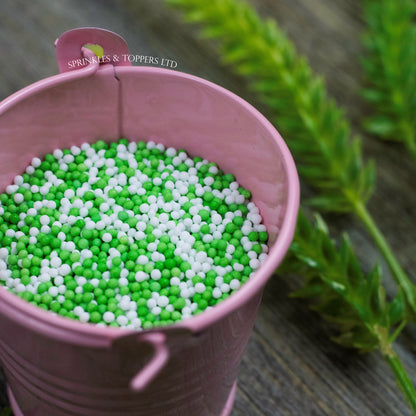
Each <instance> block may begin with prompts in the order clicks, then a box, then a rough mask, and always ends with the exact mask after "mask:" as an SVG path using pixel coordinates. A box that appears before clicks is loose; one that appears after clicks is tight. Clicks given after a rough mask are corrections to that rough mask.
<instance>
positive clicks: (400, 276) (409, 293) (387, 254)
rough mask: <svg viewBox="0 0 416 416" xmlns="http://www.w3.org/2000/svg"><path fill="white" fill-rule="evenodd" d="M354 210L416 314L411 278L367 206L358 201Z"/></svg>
mask: <svg viewBox="0 0 416 416" xmlns="http://www.w3.org/2000/svg"><path fill="white" fill-rule="evenodd" d="M354 208H355V214H356V215H357V216H358V218H360V220H361V221H362V222H363V224H364V225H365V227H366V229H367V230H368V232H369V233H370V235H371V236H372V237H373V239H374V241H375V243H376V244H377V247H378V248H379V250H380V252H381V254H382V255H383V257H384V259H385V261H386V263H387V265H388V267H389V269H390V271H391V273H392V275H393V277H394V279H395V280H396V282H397V284H398V285H399V286H400V287H401V288H402V290H403V293H404V295H405V297H406V300H407V302H408V304H409V305H410V307H411V308H412V310H413V312H414V313H416V287H415V286H414V284H413V283H412V282H411V280H410V278H409V276H407V274H406V273H405V271H404V270H403V268H402V267H401V266H400V264H399V262H398V261H397V260H396V258H395V256H394V254H393V252H392V250H391V248H390V246H389V245H388V243H387V241H386V239H385V238H384V236H383V234H382V233H381V231H380V230H379V228H378V227H377V224H376V223H375V222H374V220H373V217H372V216H371V214H370V213H369V212H368V211H367V208H366V206H365V205H364V204H363V203H362V202H361V201H358V202H356V203H355V204H354Z"/></svg>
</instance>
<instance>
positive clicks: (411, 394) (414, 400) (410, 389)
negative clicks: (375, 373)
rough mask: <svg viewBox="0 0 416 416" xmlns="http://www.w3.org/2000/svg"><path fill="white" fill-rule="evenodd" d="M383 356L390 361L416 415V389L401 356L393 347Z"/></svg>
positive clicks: (397, 381)
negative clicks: (400, 358)
mask: <svg viewBox="0 0 416 416" xmlns="http://www.w3.org/2000/svg"><path fill="white" fill-rule="evenodd" d="M383 356H384V358H385V359H386V361H387V362H388V363H389V365H390V368H391V369H392V370H393V373H394V375H395V376H396V383H397V385H398V386H399V388H400V390H401V391H402V392H403V395H404V396H405V397H406V400H407V401H408V403H409V405H410V406H411V408H412V410H413V414H414V415H416V390H415V387H414V386H413V384H412V381H411V380H410V378H409V376H408V375H407V373H406V371H405V369H404V368H403V365H402V363H401V362H400V360H399V357H398V356H397V354H396V352H395V351H394V350H393V349H390V350H389V352H388V353H386V354H383Z"/></svg>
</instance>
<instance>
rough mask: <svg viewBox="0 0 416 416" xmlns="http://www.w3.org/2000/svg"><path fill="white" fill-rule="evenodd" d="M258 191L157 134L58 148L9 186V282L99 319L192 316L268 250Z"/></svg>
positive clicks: (2, 254)
mask: <svg viewBox="0 0 416 416" xmlns="http://www.w3.org/2000/svg"><path fill="white" fill-rule="evenodd" d="M250 198H251V194H250V192H249V191H248V190H246V189H244V188H242V187H241V186H240V185H239V184H238V182H237V181H236V179H235V177H234V176H233V175H232V174H229V173H228V174H225V173H223V172H222V171H221V170H220V169H219V168H218V166H217V165H216V164H215V163H213V162H209V161H207V160H205V159H202V158H200V157H194V158H191V157H190V156H188V154H187V153H186V152H185V151H184V150H176V149H174V148H172V147H168V148H165V146H164V145H162V144H160V143H159V144H156V143H155V142H153V141H149V142H147V143H146V142H143V141H140V142H129V141H128V140H127V139H124V138H122V139H120V140H119V141H118V142H114V143H106V142H104V141H102V140H99V141H97V142H95V143H93V144H88V143H84V144H82V145H81V146H79V147H78V146H72V147H71V148H70V149H65V150H61V149H56V150H55V151H54V152H53V153H52V154H47V155H46V156H45V157H44V158H43V159H42V160H41V159H39V158H37V157H35V158H33V160H32V162H31V164H30V165H29V166H28V167H27V168H26V171H25V173H23V174H22V175H18V176H16V177H15V178H14V181H13V184H12V185H9V186H7V188H6V192H4V193H2V194H0V247H1V248H0V285H2V286H4V287H5V288H6V289H7V290H9V291H11V292H13V293H14V294H16V295H17V296H19V297H21V298H23V299H25V300H26V301H28V302H30V303H32V304H34V305H37V306H38V307H40V308H43V309H45V310H48V311H51V312H52V313H56V314H59V315H61V316H65V317H68V318H72V319H76V320H79V321H81V322H90V323H95V324H97V325H101V326H104V325H109V326H112V327H113V326H114V327H126V328H131V329H135V330H142V329H147V328H152V327H154V326H162V325H169V324H172V323H175V322H178V321H181V320H184V319H187V318H190V317H191V316H193V315H196V314H198V313H201V312H203V311H205V310H207V309H209V308H211V307H213V306H214V305H216V304H217V303H218V302H221V301H222V300H224V299H226V298H227V297H228V296H230V295H231V294H232V293H234V292H235V291H237V290H238V289H239V288H240V286H241V285H242V284H244V283H245V282H246V281H247V280H248V279H250V277H251V276H252V275H253V273H254V272H255V271H256V270H257V269H258V268H259V267H260V265H261V264H262V262H263V261H264V260H265V258H266V256H267V245H266V242H267V239H268V234H267V232H266V228H265V226H264V225H263V224H262V218H261V216H260V214H259V210H258V208H257V207H256V205H255V204H254V203H253V202H251V201H250Z"/></svg>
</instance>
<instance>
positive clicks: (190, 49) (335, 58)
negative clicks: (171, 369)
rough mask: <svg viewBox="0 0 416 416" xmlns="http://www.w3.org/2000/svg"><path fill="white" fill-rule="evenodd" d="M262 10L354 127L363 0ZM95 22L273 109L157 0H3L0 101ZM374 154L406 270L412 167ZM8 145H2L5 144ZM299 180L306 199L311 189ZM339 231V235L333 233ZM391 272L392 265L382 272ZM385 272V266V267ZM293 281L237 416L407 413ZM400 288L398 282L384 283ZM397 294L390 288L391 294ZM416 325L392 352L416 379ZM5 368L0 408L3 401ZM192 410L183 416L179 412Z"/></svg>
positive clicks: (388, 147)
mask: <svg viewBox="0 0 416 416" xmlns="http://www.w3.org/2000/svg"><path fill="white" fill-rule="evenodd" d="M250 3H251V4H253V5H254V6H255V7H256V8H257V10H258V11H259V13H260V14H261V15H262V16H265V17H272V18H274V19H276V21H277V22H278V24H279V25H280V26H281V27H282V28H283V29H284V30H285V31H286V33H287V34H288V36H289V37H290V38H291V39H292V41H293V42H294V43H295V45H296V47H297V49H298V51H299V52H300V53H301V54H303V55H305V56H307V58H308V60H309V62H310V64H311V66H312V67H313V69H314V70H315V71H316V72H317V73H319V74H321V75H322V76H323V77H324V78H325V80H326V83H327V87H328V91H329V94H330V95H331V96H332V97H333V98H334V99H335V100H336V101H337V102H338V103H339V105H341V106H342V107H343V108H344V109H345V112H346V114H347V115H348V117H349V118H350V119H351V121H352V125H353V129H354V132H355V133H359V134H362V130H361V127H360V123H361V120H362V117H363V116H364V115H365V114H366V113H368V111H369V109H368V108H367V106H366V104H365V103H364V102H363V101H362V99H361V98H360V94H359V92H360V88H361V87H362V85H363V80H362V74H361V69H360V65H359V56H360V55H361V54H362V53H363V51H362V49H361V46H360V35H361V32H362V30H363V27H364V24H363V21H362V17H361V4H362V2H361V1H358V0H251V1H250ZM81 26H98V27H103V28H107V29H110V30H113V31H115V32H117V33H119V34H120V35H122V36H123V37H124V38H125V39H126V40H127V42H128V44H129V48H130V50H131V52H132V53H137V54H145V55H152V56H158V57H165V58H170V59H174V60H175V61H177V62H178V67H177V70H180V71H184V72H187V73H191V74H194V75H197V76H200V77H203V78H206V79H209V80H211V81H213V82H216V83H218V84H220V85H222V86H224V87H226V88H228V89H230V90H232V91H233V92H235V93H237V94H239V95H240V96H242V97H243V98H245V99H246V100H248V101H249V102H251V103H252V104H253V105H255V106H256V107H257V108H259V109H260V110H261V111H263V112H264V113H265V114H266V115H268V113H267V111H266V109H265V108H263V107H262V106H261V105H259V103H258V101H257V100H256V97H255V96H254V95H253V94H252V93H250V91H249V90H248V88H247V86H246V84H245V81H244V80H243V79H242V78H240V77H238V76H235V75H233V74H232V73H231V72H230V70H229V69H228V68H226V67H225V66H223V65H222V64H221V62H220V60H219V57H218V55H217V53H216V51H215V47H214V45H213V44H211V43H209V42H206V41H202V40H200V39H198V38H196V37H195V35H196V33H197V30H196V28H194V27H190V26H188V25H184V24H183V23H182V22H181V20H180V16H179V14H178V13H177V12H175V11H172V9H169V8H167V7H166V6H165V5H164V3H163V1H162V0H155V1H150V0H144V1H139V2H137V1H133V0H123V1H110V0H101V1H99V0H90V1H89V2H85V1H81V0H60V1H53V0H37V1H36V2H26V1H24V0H0V52H1V57H0V62H1V65H0V79H1V82H0V100H1V99H4V98H5V97H7V96H8V95H10V94H12V93H13V92H15V91H17V90H19V89H21V88H22V87H24V86H26V85H28V84H31V83H33V82H35V81H37V80H39V79H42V78H45V77H47V76H50V75H53V74H55V73H57V66H56V63H55V55H54V46H53V43H54V40H55V38H57V37H58V36H59V35H60V34H61V33H62V32H64V31H65V30H68V29H71V28H75V27H81ZM363 140H364V151H365V154H366V156H367V157H368V158H373V159H375V160H376V161H377V166H378V169H377V172H378V180H377V189H376V192H375V195H374V197H373V198H372V200H371V201H370V204H369V209H370V210H371V212H372V214H373V215H374V217H375V218H376V220H377V222H378V223H379V225H380V227H381V229H382V231H383V232H384V233H385V235H386V237H387V239H388V240H389V242H390V243H391V246H392V248H393V250H394V251H395V253H396V254H397V257H398V259H399V260H400V262H401V263H402V265H403V266H404V268H405V269H406V271H407V272H409V273H410V274H414V270H415V268H416V256H415V252H416V244H415V237H414V236H415V235H416V225H415V208H414V207H415V206H416V193H415V192H414V184H415V180H414V177H415V173H416V168H415V166H414V165H413V163H412V161H411V160H410V158H409V157H408V156H407V154H406V152H405V151H404V149H403V148H402V147H401V146H400V145H398V144H386V143H381V142H379V141H378V140H376V139H374V138H371V137H366V136H364V137H363ZM0 151H1V150H0ZM306 189H307V188H306V187H303V194H305V193H307V192H308V191H307V190H306ZM327 220H328V221H329V223H330V226H331V230H332V231H333V232H334V233H337V232H339V231H341V230H347V231H348V232H349V234H350V236H351V239H352V241H353V243H354V244H355V246H356V248H357V253H358V255H359V258H360V260H361V262H362V265H363V268H364V269H366V270H368V269H370V268H371V267H372V266H373V265H374V264H375V263H376V262H381V263H382V265H383V267H384V263H383V262H382V261H381V260H380V257H379V255H378V253H377V250H376V249H375V248H374V246H373V244H372V242H371V240H370V239H369V238H368V236H367V235H366V233H365V232H364V231H363V229H362V228H361V226H360V225H359V223H358V222H357V221H356V220H354V219H353V218H351V217H350V216H343V217H335V216H329V217H327ZM334 235H335V234H334ZM384 268H385V267H384ZM385 274H386V277H387V276H388V272H387V271H385ZM296 286H297V284H296V282H295V281H294V280H293V281H292V280H290V279H288V278H284V277H277V276H276V277H275V278H273V279H272V280H271V281H270V282H269V284H268V285H267V287H266V290H265V295H264V299H263V302H262V305H261V307H260V310H259V315H258V317H257V321H256V324H255V327H254V331H253V334H252V337H251V339H250V341H249V343H248V346H247V350H246V353H245V355H244V359H243V362H242V364H241V368H240V372H239V385H238V392H237V397H236V402H235V407H234V410H233V412H232V416H283V415H285V416H286V415H301V416H307V415H316V416H321V415H340V416H352V415H360V416H372V415H374V416H380V415H386V416H387V415H389V416H395V415H397V416H399V415H410V414H411V412H410V411H409V410H408V408H407V406H406V404H405V402H404V399H403V398H402V396H401V394H400V392H399V391H398V389H397V387H396V385H395V382H394V378H393V377H392V375H391V372H390V369H389V367H388V366H387V365H386V364H385V363H384V361H383V360H382V358H381V356H380V355H378V354H377V353H373V354H369V355H359V354H356V353H355V352H354V351H349V350H346V349H343V348H341V347H339V346H337V345H335V344H334V343H332V342H331V341H330V337H331V335H333V334H334V333H333V332H332V329H331V328H330V327H329V326H328V325H327V324H325V323H323V322H322V320H321V319H320V318H319V317H318V316H317V315H315V314H314V313H312V312H310V311H309V310H308V307H307V304H306V303H305V302H303V301H301V300H294V299H291V298H289V293H290V292H291V291H292V290H293V289H294V288H295V287H296ZM387 286H388V287H391V290H392V291H393V290H394V287H393V286H392V285H391V284H387ZM392 293H393V292H392ZM415 338H416V336H415V332H414V328H412V327H409V328H407V329H406V331H405V332H404V334H403V335H402V336H401V337H400V339H399V340H398V342H397V351H398V353H399V355H400V357H401V358H402V360H403V364H404V366H405V368H406V369H407V370H408V372H409V374H410V376H411V378H412V380H413V381H414V382H416V367H415V362H416V361H415V358H414V346H415ZM4 385H5V383H4V380H3V378H2V375H1V374H0V386H1V388H0V411H1V409H2V408H3V407H5V406H6V405H7V398H6V396H5V391H4ZM29 416H30V415H29ZM184 416H186V415H184Z"/></svg>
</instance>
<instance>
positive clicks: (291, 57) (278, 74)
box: [166, 0, 374, 212]
mask: <svg viewBox="0 0 416 416" xmlns="http://www.w3.org/2000/svg"><path fill="white" fill-rule="evenodd" d="M166 1H167V3H170V4H172V5H174V6H175V7H177V8H178V9H180V10H182V11H183V13H184V16H185V19H186V20H187V21H188V22H193V23H202V24H203V25H202V26H203V29H202V35H203V36H206V37H210V38H215V39H216V40H217V42H218V44H219V48H220V52H221V57H222V59H223V61H224V62H225V63H226V64H228V65H231V67H232V68H233V70H234V71H235V72H236V73H238V74H240V75H244V76H245V77H247V78H248V79H249V82H250V86H251V88H252V89H253V90H254V91H256V92H257V93H259V96H260V99H262V100H263V101H264V102H265V103H266V104H267V105H268V106H269V107H270V108H271V109H272V110H273V112H274V114H275V116H274V121H275V123H276V125H277V127H278V129H279V130H280V131H281V132H282V134H283V135H284V137H285V139H286V141H287V144H288V146H289V147H290V149H291V151H292V153H293V154H294V157H295V160H296V162H297V164H298V166H299V172H300V174H301V176H302V177H303V178H304V179H305V181H307V182H309V183H310V184H311V185H313V186H314V187H316V189H318V191H319V193H320V195H319V197H318V199H316V200H315V201H313V202H314V203H315V204H316V203H318V204H319V208H320V209H322V210H328V211H337V212H346V211H353V210H354V205H355V204H356V203H357V202H361V203H365V202H366V201H367V200H368V199H369V198H370V196H371V194H372V192H373V186H374V166H373V164H365V163H364V162H363V160H362V153H361V146H360V145H359V143H360V140H359V139H356V141H355V142H354V141H353V140H352V139H351V138H350V136H351V133H350V127H349V124H348V122H347V121H346V119H345V117H344V114H343V112H342V111H341V110H340V109H338V108H337V106H336V104H335V103H334V101H333V100H331V99H330V98H329V97H328V95H327V92H326V89H325V86H324V82H323V80H322V79H321V78H319V77H317V76H315V75H313V73H312V70H311V69H310V67H309V65H308V63H307V62H306V60H305V59H304V58H302V57H299V56H298V55H297V53H296V51H295V48H294V46H293V45H292V43H291V42H290V41H289V40H288V39H287V37H286V36H285V34H284V33H283V32H282V31H281V30H280V29H279V28H278V27H277V25H276V23H275V22H274V21H273V20H262V19H261V18H260V17H259V16H258V15H257V14H256V12H255V11H254V10H252V9H251V8H250V7H249V6H248V5H247V4H245V3H244V2H239V1H235V0H210V1H206V2H202V1H200V0H166Z"/></svg>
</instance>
